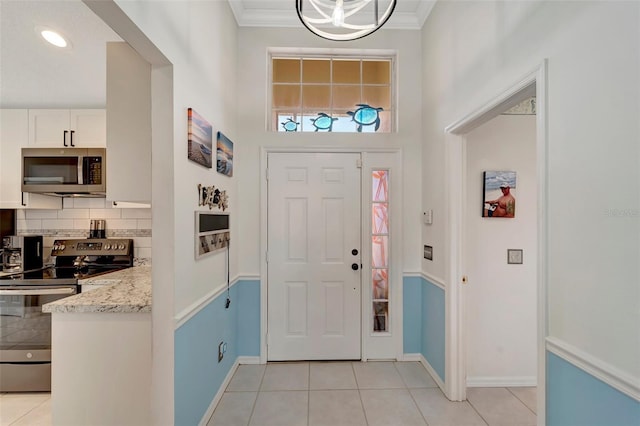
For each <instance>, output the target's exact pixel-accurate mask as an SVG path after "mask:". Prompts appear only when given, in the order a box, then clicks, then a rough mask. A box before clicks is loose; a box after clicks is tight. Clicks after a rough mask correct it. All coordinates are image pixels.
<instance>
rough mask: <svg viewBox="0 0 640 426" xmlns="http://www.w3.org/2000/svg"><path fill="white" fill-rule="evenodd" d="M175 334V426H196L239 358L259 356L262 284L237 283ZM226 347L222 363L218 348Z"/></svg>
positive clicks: (256, 282) (249, 281)
mask: <svg viewBox="0 0 640 426" xmlns="http://www.w3.org/2000/svg"><path fill="white" fill-rule="evenodd" d="M226 299H227V293H226V292H224V293H221V294H220V295H219V296H218V297H216V298H215V299H213V300H212V301H211V302H210V303H209V304H208V305H207V306H205V307H204V308H202V309H201V310H200V311H198V312H197V313H196V314H195V315H194V316H193V317H192V318H190V319H189V320H188V321H187V322H186V323H184V324H183V325H182V326H181V327H180V328H178V329H177V330H176V331H175V380H174V391H175V424H176V425H177V426H190V425H194V426H195V425H197V424H198V423H199V422H200V420H201V419H202V417H203V416H204V414H205V413H206V411H207V409H208V408H209V405H210V404H211V402H212V401H213V399H214V397H215V396H216V394H217V393H218V390H219V389H220V387H221V386H222V384H223V382H224V380H225V378H226V377H227V375H228V374H229V372H230V371H231V368H232V367H233V365H234V363H235V361H236V359H237V357H239V356H258V355H260V281H258V280H247V281H238V282H237V283H236V284H234V285H233V286H232V287H231V292H230V299H231V305H230V306H229V308H228V309H225V302H226ZM222 341H224V342H226V343H227V351H226V353H225V354H224V359H223V360H222V361H221V362H218V344H219V343H220V342H222Z"/></svg>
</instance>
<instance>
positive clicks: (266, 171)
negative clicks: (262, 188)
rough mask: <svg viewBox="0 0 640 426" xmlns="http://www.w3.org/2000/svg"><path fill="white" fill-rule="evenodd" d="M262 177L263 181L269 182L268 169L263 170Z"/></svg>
mask: <svg viewBox="0 0 640 426" xmlns="http://www.w3.org/2000/svg"><path fill="white" fill-rule="evenodd" d="M264 177H265V179H267V180H269V169H268V168H267V169H264Z"/></svg>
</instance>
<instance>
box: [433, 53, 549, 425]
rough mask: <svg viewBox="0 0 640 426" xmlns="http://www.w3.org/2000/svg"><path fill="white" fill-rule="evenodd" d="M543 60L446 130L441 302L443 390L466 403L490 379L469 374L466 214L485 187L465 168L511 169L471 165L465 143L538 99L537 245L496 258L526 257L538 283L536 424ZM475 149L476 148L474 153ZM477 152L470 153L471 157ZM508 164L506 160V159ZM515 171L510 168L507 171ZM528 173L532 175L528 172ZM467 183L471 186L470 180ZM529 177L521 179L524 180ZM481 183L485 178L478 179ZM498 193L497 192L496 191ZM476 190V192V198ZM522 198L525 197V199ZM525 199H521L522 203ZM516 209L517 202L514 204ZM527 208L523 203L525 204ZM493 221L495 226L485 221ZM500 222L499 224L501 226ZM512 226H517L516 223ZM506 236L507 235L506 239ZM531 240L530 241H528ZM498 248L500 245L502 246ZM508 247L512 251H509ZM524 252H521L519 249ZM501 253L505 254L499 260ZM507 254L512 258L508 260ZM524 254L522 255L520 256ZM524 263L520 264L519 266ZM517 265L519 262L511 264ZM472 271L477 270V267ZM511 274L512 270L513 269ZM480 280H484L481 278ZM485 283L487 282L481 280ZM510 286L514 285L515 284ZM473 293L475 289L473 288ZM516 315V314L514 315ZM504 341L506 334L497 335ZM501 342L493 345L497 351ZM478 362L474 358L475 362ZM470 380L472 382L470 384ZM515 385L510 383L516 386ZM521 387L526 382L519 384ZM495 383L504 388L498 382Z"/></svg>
mask: <svg viewBox="0 0 640 426" xmlns="http://www.w3.org/2000/svg"><path fill="white" fill-rule="evenodd" d="M546 67H547V65H546V61H545V62H543V63H542V64H541V65H540V66H538V67H537V68H536V69H535V70H534V71H533V72H531V73H530V74H528V75H527V76H525V77H524V78H523V79H521V80H520V81H518V82H517V83H516V84H514V85H512V86H510V87H509V88H508V89H506V90H505V91H503V92H502V93H499V94H498V95H497V96H496V97H495V98H494V99H493V100H491V101H489V102H487V103H486V104H484V105H483V106H481V107H480V108H478V109H476V110H475V111H473V112H471V113H470V114H467V115H466V116H464V117H463V118H461V119H460V120H458V121H456V122H454V123H453V124H451V125H450V126H448V127H447V128H446V129H445V132H446V149H447V170H448V172H447V174H448V176H447V179H448V182H449V186H448V194H449V199H448V207H449V212H450V221H449V224H448V229H447V236H448V241H449V264H448V267H447V282H449V283H451V285H450V286H449V288H448V289H447V292H446V294H445V304H446V309H447V314H446V348H445V351H446V359H447V361H448V362H447V365H446V372H445V378H446V380H445V382H446V391H447V396H448V397H449V399H451V400H454V401H461V400H465V399H466V396H467V395H466V391H467V386H468V385H474V384H480V382H481V381H483V384H484V385H487V380H489V378H490V377H484V378H482V379H480V378H478V377H476V378H475V380H476V383H474V380H473V378H472V377H473V376H472V375H468V373H472V374H473V373H474V368H476V367H477V366H476V365H472V363H470V362H469V359H468V356H467V353H468V350H469V349H471V348H470V347H468V346H469V345H470V340H469V337H468V334H469V333H470V332H471V331H470V330H469V326H468V322H467V316H468V315H470V314H471V315H473V314H474V312H473V310H471V309H468V304H467V303H466V302H467V300H466V298H467V296H471V295H470V294H468V293H470V292H469V291H467V290H468V289H467V288H465V286H466V285H467V284H466V283H467V281H469V284H468V286H472V285H474V277H473V276H469V277H467V274H468V268H469V267H472V270H473V266H472V265H471V264H472V263H473V262H472V261H470V260H469V258H470V256H472V255H473V254H475V252H474V253H473V254H472V253H469V252H466V250H465V247H466V243H467V240H468V238H469V237H470V235H469V229H468V228H469V222H468V217H467V214H469V215H473V214H474V212H475V214H476V215H478V216H480V215H481V214H482V213H481V212H483V211H484V210H486V209H485V206H484V205H483V203H482V202H480V204H479V205H475V204H474V205H469V204H470V202H469V200H473V197H472V196H474V195H475V196H476V197H478V196H479V197H481V196H482V195H478V193H483V188H482V187H480V188H478V187H471V186H472V185H475V183H473V182H474V179H475V180H478V176H470V175H469V174H468V173H467V172H468V171H469V172H470V173H471V170H469V169H468V167H469V166H470V165H471V163H473V164H472V166H473V167H472V168H473V172H472V173H477V171H478V170H479V169H478V168H483V167H485V166H486V168H487V169H491V168H494V167H495V168H498V169H500V170H499V171H504V169H505V168H506V169H512V167H508V166H505V164H507V163H506V162H505V161H507V160H504V161H503V162H502V164H501V165H494V164H491V162H490V161H489V162H485V163H483V162H482V161H481V160H477V159H474V160H473V161H471V163H470V162H469V156H468V154H469V151H468V150H469V143H468V142H469V140H470V139H473V138H474V136H477V133H474V131H475V130H476V129H478V131H479V132H480V131H481V129H480V126H482V125H484V124H485V123H488V122H489V121H491V120H493V119H494V118H496V117H498V116H499V115H500V114H502V113H503V112H505V111H507V110H509V109H510V108H512V107H514V106H516V105H518V104H519V103H520V102H522V101H524V100H526V99H529V98H532V97H535V99H536V116H535V123H533V128H535V134H536V135H535V147H532V148H531V149H532V152H534V153H535V154H534V155H535V159H536V161H535V163H536V164H535V171H533V172H532V174H533V176H532V177H531V182H532V183H533V185H534V189H533V193H532V194H531V191H530V190H529V191H528V192H529V193H530V194H529V197H532V198H531V199H532V200H533V201H534V203H533V204H534V207H531V208H534V209H535V212H536V213H535V216H534V219H533V223H535V225H534V226H535V233H534V234H535V235H534V236H533V239H534V240H535V243H534V244H533V246H531V245H530V244H531V242H530V241H529V242H528V243H527V244H529V245H530V246H529V248H528V249H527V251H526V252H525V251H524V250H523V249H522V247H519V246H513V247H511V246H509V247H506V246H505V247H503V249H504V250H500V252H499V253H498V254H497V255H498V256H499V257H501V258H502V259H501V260H500V262H501V267H502V265H503V266H508V267H511V268H513V267H522V266H524V265H525V259H526V260H527V262H528V261H532V262H534V265H530V266H532V268H533V269H532V270H534V271H535V276H536V280H535V281H536V282H535V290H532V291H533V292H534V294H535V300H536V302H535V305H536V309H535V310H536V313H535V319H534V320H533V321H534V322H535V329H536V344H535V347H536V355H537V359H536V366H537V368H536V372H535V382H536V383H535V384H536V385H537V395H538V410H537V415H538V422H539V424H540V422H542V421H543V420H544V418H545V407H544V394H545V357H544V351H545V339H546V336H547V318H546V265H547V259H546V253H547V236H546V226H547V225H546V224H547V218H546V213H545V212H546V208H545V206H546V203H545V200H546V198H547V189H546V181H547V173H546V146H547V131H546V128H547V123H546V100H547V92H546ZM475 148H477V147H474V148H473V149H475ZM475 154H476V152H475V151H474V152H472V155H475ZM509 161H510V160H509ZM510 171H513V170H510ZM530 174H531V173H530ZM470 180H471V182H470ZM526 180H527V179H525V181H526ZM480 182H481V183H483V182H484V177H482V178H480ZM496 189H497V188H496ZM474 192H475V194H474ZM525 198H526V197H525ZM523 201H524V200H523ZM516 206H518V202H517V201H516ZM525 206H526V202H525ZM520 213H522V214H525V217H526V212H523V211H519V210H518V208H517V207H516V218H519V217H520ZM484 220H485V221H487V223H485V224H489V225H490V226H493V227H504V223H505V222H501V221H514V219H508V218H484ZM488 221H493V222H488ZM501 223H502V225H501ZM513 223H516V222H515V221H514V222H513ZM480 237H481V236H477V235H476V236H475V237H474V238H476V239H477V238H480ZM505 238H507V237H505ZM530 239H531V238H529V240H530ZM522 241H523V240H520V243H521V244H523V242H522ZM507 243H509V244H517V243H518V241H516V242H508V241H507V242H505V241H504V240H503V241H502V244H507ZM501 247H502V246H501ZM509 249H510V250H509ZM520 250H522V251H520ZM524 253H530V254H531V255H530V256H529V257H528V258H527V257H524ZM502 255H504V256H502ZM509 255H511V257H510V256H509ZM521 255H522V256H521ZM521 260H522V262H523V263H522V264H519V262H520V261H521ZM514 263H517V264H514ZM475 268H476V270H475V271H476V272H474V273H476V276H477V271H478V270H480V269H481V268H478V265H476V266H475ZM511 271H513V269H511ZM481 281H482V280H481ZM485 281H486V280H485ZM514 285H516V284H515V283H514ZM474 290H475V289H474ZM515 315H518V313H517V312H516V313H515ZM501 338H502V339H504V336H503V337H501ZM499 346H500V344H499V343H498V344H497V345H496V348H497V347H499ZM475 361H476V360H474V362H475ZM468 377H469V378H472V380H470V382H469V383H468ZM520 380H521V381H523V382H524V381H526V382H527V383H526V384H532V383H531V381H532V377H530V376H529V377H520ZM515 384H516V383H515V382H514V385H515ZM520 384H525V383H520ZM496 385H502V384H498V383H496Z"/></svg>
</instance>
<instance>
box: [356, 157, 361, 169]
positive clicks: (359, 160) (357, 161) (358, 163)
mask: <svg viewBox="0 0 640 426" xmlns="http://www.w3.org/2000/svg"><path fill="white" fill-rule="evenodd" d="M356 167H357V168H359V169H361V168H362V158H358V159H357V160H356Z"/></svg>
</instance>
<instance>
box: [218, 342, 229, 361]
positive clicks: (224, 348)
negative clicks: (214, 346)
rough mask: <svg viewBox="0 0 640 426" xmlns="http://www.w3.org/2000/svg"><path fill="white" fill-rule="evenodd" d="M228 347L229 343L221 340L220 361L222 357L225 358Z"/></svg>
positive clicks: (219, 347) (219, 346)
mask: <svg viewBox="0 0 640 426" xmlns="http://www.w3.org/2000/svg"><path fill="white" fill-rule="evenodd" d="M226 349H227V344H226V343H224V342H220V344H219V345H218V362H220V361H222V358H224V353H225V351H226Z"/></svg>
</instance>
